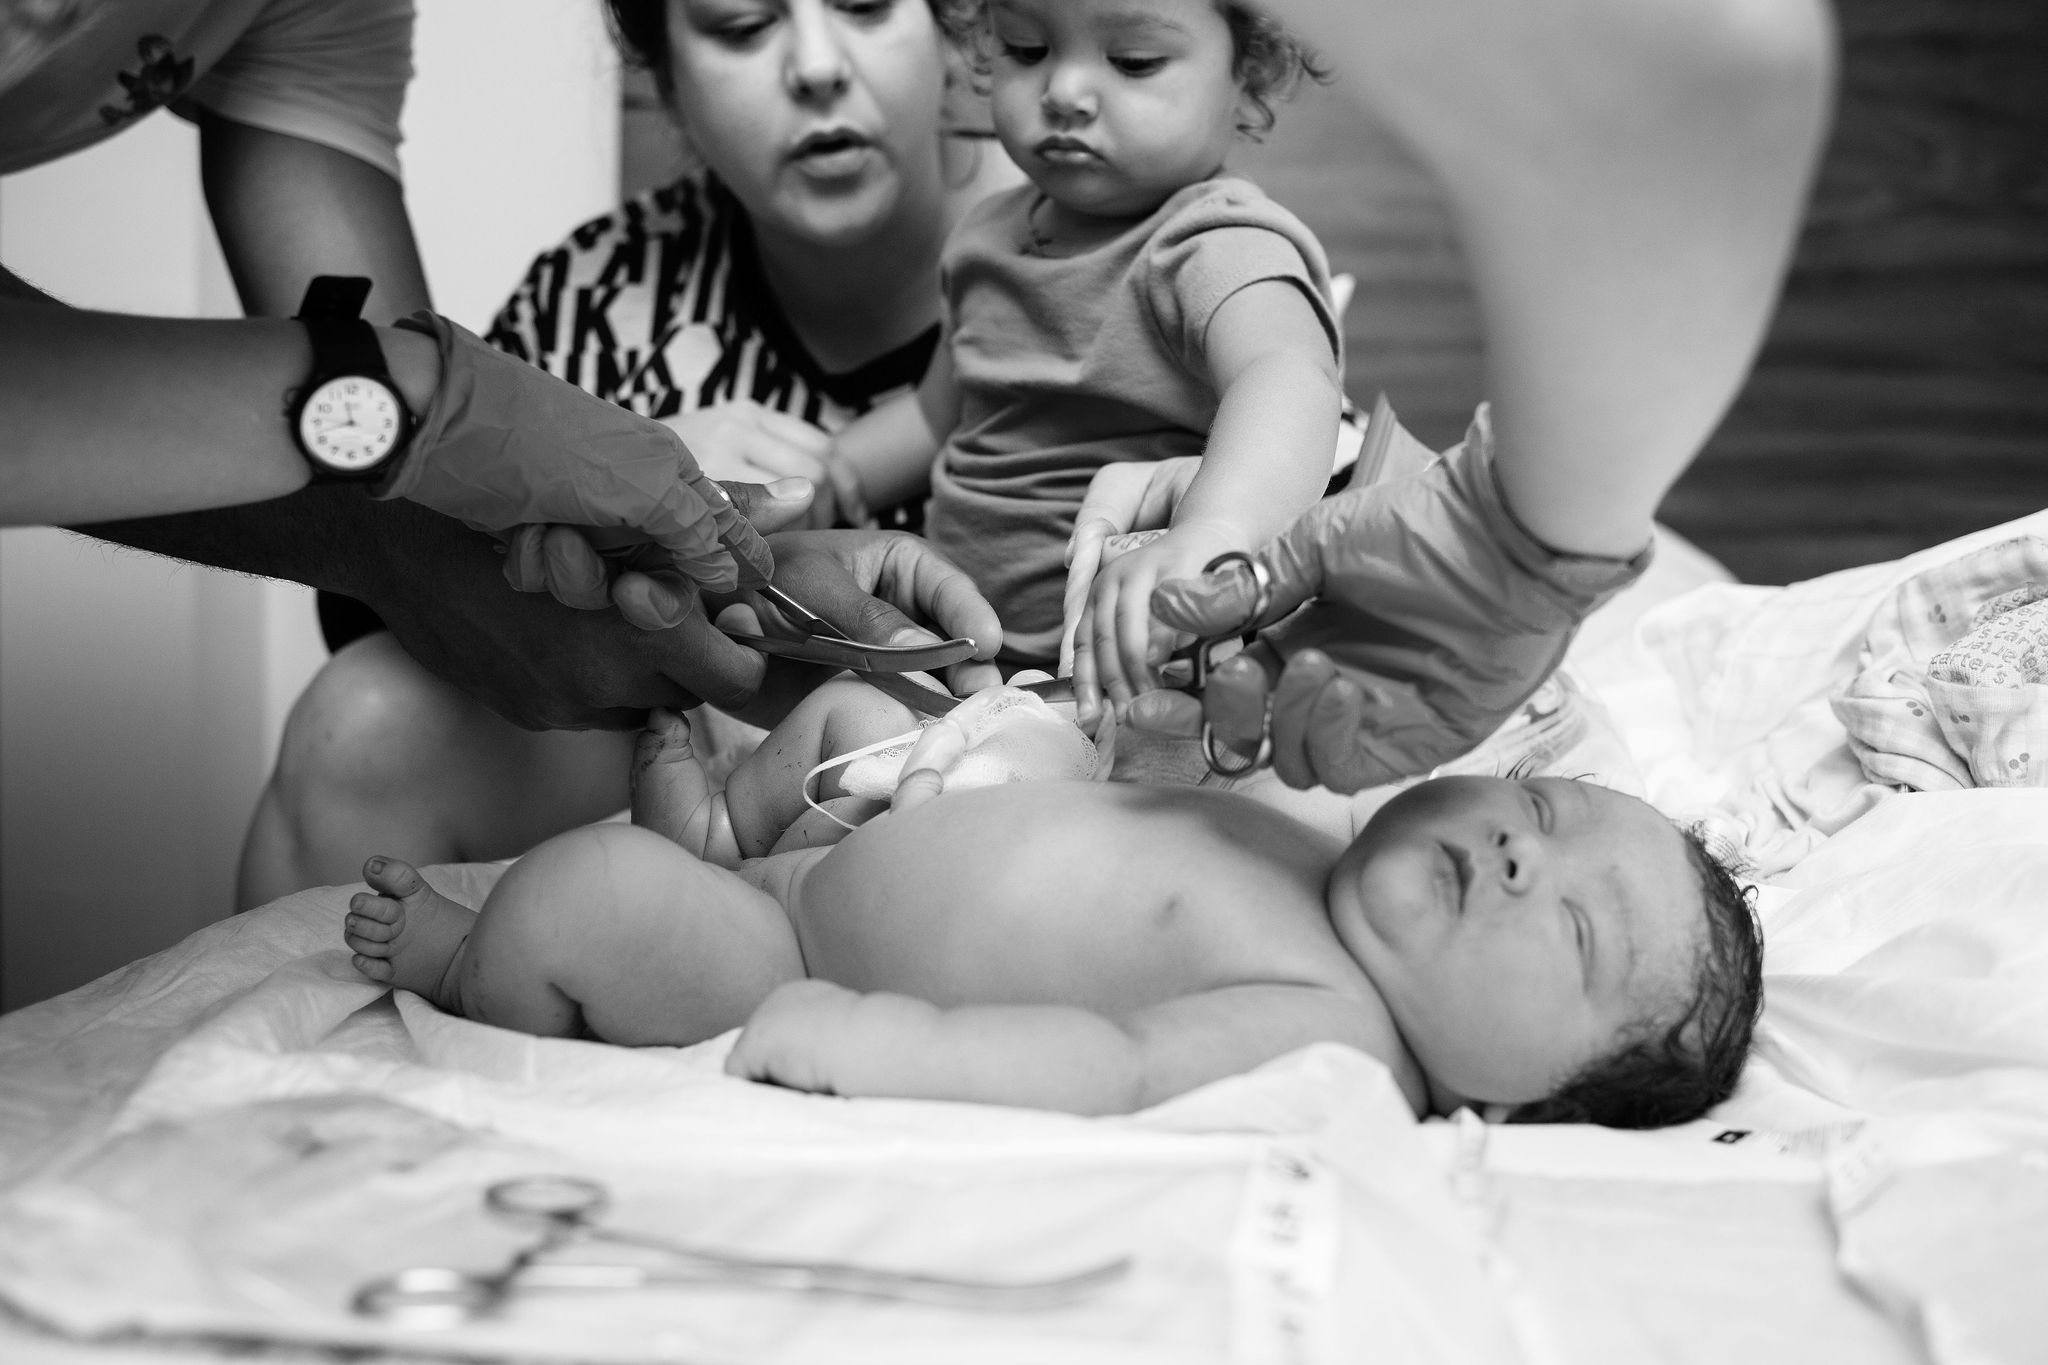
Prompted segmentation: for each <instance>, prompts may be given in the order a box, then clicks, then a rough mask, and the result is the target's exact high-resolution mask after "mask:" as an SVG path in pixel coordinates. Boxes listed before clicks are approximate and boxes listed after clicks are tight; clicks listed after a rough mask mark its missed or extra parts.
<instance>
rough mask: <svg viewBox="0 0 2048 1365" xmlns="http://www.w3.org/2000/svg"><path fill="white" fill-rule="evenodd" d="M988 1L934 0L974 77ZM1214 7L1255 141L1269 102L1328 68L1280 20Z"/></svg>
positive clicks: (989, 55) (1232, 5) (1236, 3)
mask: <svg viewBox="0 0 2048 1365" xmlns="http://www.w3.org/2000/svg"><path fill="white" fill-rule="evenodd" d="M988 3H989V0H932V12H933V13H935V14H936V15H938V17H939V26H940V28H942V29H943V30H944V31H945V33H946V36H947V37H948V38H950V39H952V40H953V42H954V44H955V45H956V46H958V47H959V48H960V50H961V51H962V52H963V53H965V54H966V56H967V61H968V64H969V66H970V67H971V68H972V69H973V71H974V73H975V75H976V77H977V79H978V80H985V78H986V77H987V75H988V71H989V66H990V63H991V61H992V60H993V57H994V36H995V34H994V30H993V29H992V28H991V27H990V25H989V17H988ZM1216 10H1217V12H1218V13H1219V14H1221V15H1222V16H1223V22H1224V23H1226V24H1228V25H1229V26H1230V46H1231V63H1230V70H1231V74H1232V75H1233V76H1235V77H1236V78H1237V85H1238V89H1239V90H1241V91H1242V92H1243V93H1244V99H1245V104H1246V105H1247V106H1248V107H1249V113H1248V116H1247V117H1245V118H1244V119H1241V120H1239V122H1238V125H1237V130H1238V131H1239V132H1240V133H1243V134H1244V135H1245V136H1246V137H1249V138H1253V139H1257V138H1258V136H1259V135H1260V134H1261V133H1264V132H1266V131H1267V130H1268V129H1270V128H1271V127H1272V126H1273V121H1274V117H1275V115H1274V112H1273V106H1274V105H1275V104H1277V103H1279V102H1281V101H1283V100H1286V99H1290V98H1292V97H1293V95H1294V93H1295V91H1297V90H1299V89H1300V88H1301V83H1302V82H1303V81H1305V80H1306V81H1313V82H1315V83H1316V84H1318V85H1325V84H1328V83H1329V81H1330V79H1331V74H1330V68H1329V67H1328V66H1326V65H1324V63H1323V59H1322V58H1321V57H1320V56H1318V55H1317V54H1316V51H1315V49H1314V48H1312V47H1310V46H1309V45H1308V44H1307V43H1304V42H1302V41H1301V40H1300V39H1299V38H1297V37H1295V36H1294V35H1293V34H1292V33H1289V32H1288V31H1287V30H1286V29H1285V28H1284V27H1282V26H1281V24H1280V21H1279V20H1277V19H1274V18H1272V17H1271V16H1269V15H1266V14H1264V13H1261V12H1260V11H1259V10H1257V9H1254V8H1253V7H1252V6H1250V5H1247V4H1242V3H1240V0H1216Z"/></svg>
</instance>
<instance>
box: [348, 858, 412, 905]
mask: <svg viewBox="0 0 2048 1365" xmlns="http://www.w3.org/2000/svg"><path fill="white" fill-rule="evenodd" d="M363 880H364V881H366V882H368V883H369V884H370V889H371V890H372V891H377V892H381V893H383V894H384V895H386V896H392V897H395V898H397V899H399V900H405V899H407V898H409V897H412V896H417V895H418V894H420V893H421V892H422V891H425V890H426V889H427V882H426V878H424V877H422V876H420V874H419V870H418V869H417V868H415V867H414V866H413V865H412V864H411V863H409V862H407V861H405V859H403V858H384V857H377V858H372V859H370V861H368V862H366V863H364V864H363Z"/></svg>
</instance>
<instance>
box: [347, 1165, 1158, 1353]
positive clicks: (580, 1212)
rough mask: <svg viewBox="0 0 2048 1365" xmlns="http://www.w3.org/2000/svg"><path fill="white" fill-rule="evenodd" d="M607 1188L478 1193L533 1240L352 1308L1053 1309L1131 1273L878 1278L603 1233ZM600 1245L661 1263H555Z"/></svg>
mask: <svg viewBox="0 0 2048 1365" xmlns="http://www.w3.org/2000/svg"><path fill="white" fill-rule="evenodd" d="M610 1203H611V1198H610V1195H609V1194H608V1193H607V1192H606V1190H605V1187H604V1186H603V1185H601V1184H599V1183H598V1182H597V1181H595V1180H586V1179H584V1178H583V1177H581V1176H572V1175H526V1176H518V1177H515V1178H513V1179H510V1180H501V1181H499V1182H498V1183H497V1184H495V1185H492V1186H490V1187H489V1188H487V1189H486V1190H485V1191H484V1207H485V1208H487V1209H489V1210H490V1211H491V1212H492V1213H493V1214H496V1215H497V1216H498V1217H500V1218H505V1219H508V1220H511V1221H514V1222H528V1223H537V1224H539V1226H540V1237H539V1240H537V1241H535V1242H533V1243H531V1244H530V1245H528V1246H526V1247H524V1248H522V1249H521V1250H519V1251H517V1252H515V1253H514V1254H513V1256H512V1257H511V1259H510V1260H508V1261H506V1262H505V1264H504V1265H503V1266H501V1267H500V1268H498V1269H497V1270H457V1269H454V1268H452V1267H447V1266H414V1267H412V1268H410V1269H407V1270H401V1271H398V1272H397V1273H396V1274H392V1275H386V1276H383V1277H382V1278H380V1279H375V1280H372V1281H370V1282H369V1283H367V1284H365V1285H363V1286H362V1288H360V1289H359V1290H357V1291H356V1295H355V1300H354V1306H355V1311H356V1312H357V1313H358V1314H360V1315H362V1316H364V1317H371V1318H381V1319H383V1320H384V1321H386V1322H390V1323H393V1324H395V1325H397V1326H401V1327H411V1328H415V1329H421V1330H429V1329H436V1328H448V1327H457V1326H460V1325H462V1324H463V1323H466V1322H473V1321H475V1320H476V1319H478V1318H483V1317H488V1316H490V1315H492V1314H495V1313H497V1312H499V1311H500V1310H501V1309H503V1308H504V1307H505V1305H506V1304H507V1303H508V1302H510V1301H511V1300H512V1299H513V1298H514V1297H515V1296H516V1295H519V1294H523V1293H528V1292H535V1291H554V1292H575V1291H585V1292H589V1291H598V1290H620V1289H648V1288H655V1287H659V1286H671V1285H673V1286H685V1285H714V1286H724V1287H730V1288H740V1289H767V1290H778V1291H782V1292H788V1293H799V1294H843V1295H852V1296H855V1297H860V1298H871V1299H893V1300H897V1301H901V1302H906V1303H925V1304H938V1305H942V1306H945V1307H950V1308H975V1309H990V1310H997V1311H1018V1310H1026V1309H1034V1308H1057V1307H1059V1306H1061V1305H1063V1304H1068V1303H1072V1302H1075V1301H1077V1300H1079V1299H1083V1298H1086V1297H1087V1296H1089V1295H1091V1294H1094V1293H1096V1292H1098V1291H1100V1290H1102V1289H1104V1288H1107V1287H1108V1286H1109V1285H1111V1284H1114V1283H1116V1282H1117V1281H1118V1280H1120V1279H1122V1278H1124V1277H1125V1276H1126V1275H1128V1274H1129V1273H1130V1269H1131V1261H1130V1258H1129V1257H1128V1256H1125V1257H1119V1258H1117V1259H1116V1260H1113V1261H1104V1262H1102V1263H1101V1264H1099V1265H1094V1266H1090V1267H1088V1268H1087V1269H1085V1270H1082V1271H1078V1272H1076V1273H1074V1274H1071V1275H1061V1276H1057V1277H1054V1278H1052V1279H1041V1280H979V1279H967V1278H962V1277H956V1276H949V1275H927V1274H921V1273H917V1272H914V1271H903V1270H880V1269H876V1268H874V1267H871V1266H862V1265H852V1264H848V1263H845V1262H840V1261H801V1260H796V1261H785V1260H773V1259H767V1258H762V1257H754V1256H743V1255H739V1254H737V1253H733V1252H725V1251H713V1250H709V1249H707V1248H704V1247H698V1246H691V1245H689V1244H687V1243H683V1242H678V1241H672V1240H670V1239H668V1238H665V1237H655V1236H650V1235H647V1234H644V1233H636V1232H626V1231H622V1230H620V1229H617V1228H610V1227H606V1226H605V1225H604V1224H603V1223H601V1222H600V1221H599V1219H600V1218H601V1217H602V1216H603V1214H604V1212H605V1210H606V1209H607V1208H608V1207H609V1206H610ZM592 1243H596V1244H602V1245H605V1246H611V1247H617V1248H623V1249H626V1250H629V1251H638V1252H642V1253H652V1254H653V1255H654V1256H656V1257H658V1258H659V1259H658V1260H656V1261H653V1262H645V1263H633V1262H630V1261H623V1260H622V1261H619V1262H614V1263H609V1264H606V1263H597V1262H588V1261H577V1260H568V1259H562V1257H561V1253H563V1252H564V1251H566V1250H567V1249H569V1248H570V1247H572V1246H575V1245H578V1244H585V1245H587V1244H592Z"/></svg>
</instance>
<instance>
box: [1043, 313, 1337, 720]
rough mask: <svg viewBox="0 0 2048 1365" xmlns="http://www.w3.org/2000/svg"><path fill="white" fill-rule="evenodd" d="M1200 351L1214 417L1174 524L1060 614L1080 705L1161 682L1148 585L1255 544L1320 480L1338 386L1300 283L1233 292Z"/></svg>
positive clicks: (1310, 495)
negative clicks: (1064, 616) (1070, 611)
mask: <svg viewBox="0 0 2048 1365" xmlns="http://www.w3.org/2000/svg"><path fill="white" fill-rule="evenodd" d="M1205 348H1206V350H1207V353H1208V360H1209V373H1210V380H1211V382H1212V383H1213V384H1214V385H1215V388H1216V392H1217V395H1218V400H1217V407H1216V420H1215V422H1214V423H1213V424H1212V425H1211V426H1210V428H1209V441H1208V445H1207V446H1206V447H1205V449H1204V450H1203V452H1202V462H1201V466H1200V468H1199V469H1198V471H1197V472H1196V474H1195V477H1194V481H1193V482H1192V483H1191V484H1190V485H1189V486H1188V489H1187V492H1186V493H1185V494H1183V495H1182V496H1181V498H1180V501H1179V504H1178V505H1177V506H1176V507H1175V509H1174V513H1173V521H1172V524H1171V528H1170V529H1169V530H1168V532H1167V534H1166V535H1165V536H1164V537H1162V538H1161V539H1159V540H1157V541H1154V542H1153V543H1152V544H1150V545H1147V546H1145V547H1143V548H1142V549H1139V550H1135V551H1132V552H1130V553H1129V554H1126V555H1124V556H1122V557H1120V558H1118V559H1116V560H1115V561H1113V562H1112V563H1110V564H1108V565H1106V566H1105V567H1104V568H1103V570H1102V572H1101V573H1100V574H1098V575H1097V577H1096V580H1095V587H1094V590H1093V592H1092V593H1091V594H1090V596H1089V600H1088V603H1087V606H1086V607H1085V608H1084V609H1083V610H1082V614H1081V619H1080V620H1079V621H1078V622H1069V625H1070V627H1072V635H1073V641H1074V678H1075V683H1076V686H1077V688H1078V689H1079V692H1080V695H1081V697H1082V699H1083V709H1084V710H1091V709H1092V707H1091V706H1090V705H1089V702H1090V701H1091V700H1092V699H1093V697H1094V696H1096V695H1098V689H1099V691H1100V692H1103V693H1107V694H1108V695H1109V697H1110V698H1111V700H1113V701H1115V702H1116V703H1117V704H1118V705H1121V704H1123V703H1124V702H1125V701H1128V700H1129V699H1130V697H1131V696H1132V695H1133V694H1135V693H1136V692H1139V691H1143V690H1146V689H1148V688H1151V687H1155V686H1157V685H1158V682H1157V679H1156V678H1155V677H1154V676H1153V674H1152V668H1151V665H1152V662H1153V659H1152V655H1153V653H1154V650H1153V636H1154V631H1153V626H1152V610H1151V600H1152V587H1153V585H1154V584H1155V583H1158V582H1161V581H1162V580H1165V579H1169V578H1181V577H1186V576H1188V575H1190V574H1199V573H1200V572H1201V571H1202V567H1203V565H1205V564H1207V563H1208V562H1209V561H1211V560H1213V559H1214V558H1215V557H1216V556H1218V555H1220V554H1222V553H1224V552H1225V551H1228V550H1241V551H1245V552H1250V551H1252V550H1256V549H1258V548H1259V546H1261V545H1263V544H1265V543H1266V541H1268V540H1270V539H1271V538H1272V537H1274V536H1275V535H1278V534H1279V533H1280V532H1281V531H1283V530H1285V529H1286V528H1287V526H1288V525H1289V524H1290V523H1291V522H1292V521H1293V520H1294V518H1295V517H1296V516H1298V515H1299V514H1300V513H1301V512H1302V511H1303V510H1305V509H1306V508H1308V507H1309V506H1310V505H1311V504H1313V503H1314V502H1315V500H1316V498H1317V496H1318V495H1319V494H1321V492H1322V491H1323V486H1324V485H1325V484H1326V483H1327V482H1328V480H1329V477H1330V461H1331V455H1330V452H1331V450H1332V448H1333V447H1334V445H1335V443H1336V439H1337V420H1338V417H1339V415H1340V414H1341V412H1342V409H1343V404H1344V393H1343V388H1342V384H1341V377H1340V376H1339V374H1338V372H1337V357H1336V354H1335V353H1334V352H1333V350H1332V349H1331V346H1330V340H1329V334H1328V333H1327V332H1326V331H1325V330H1324V328H1323V324H1322V321H1321V319H1320V318H1318V317H1317V315H1316V311H1315V309H1314V308H1312V307H1311V306H1310V304H1309V301H1308V300H1307V299H1306V298H1304V297H1303V296H1302V293H1301V289H1300V287H1299V286H1298V285H1295V284H1293V283H1291V282H1289V281H1286V280H1262V281H1260V282H1259V283H1257V284H1253V285H1248V286H1247V287H1245V288H1243V289H1240V290H1239V291H1237V292H1236V293H1235V294H1233V295H1231V296H1230V297H1229V298H1228V299H1226V300H1224V302H1223V304H1222V306H1220V307H1219V308H1218V309H1217V310H1216V313H1215V315H1214V316H1213V317H1212V318H1211V319H1210V320H1209V329H1208V333H1207V335H1206V337H1205ZM1161 643H1162V645H1163V643H1164V642H1163V641H1162V642H1161Z"/></svg>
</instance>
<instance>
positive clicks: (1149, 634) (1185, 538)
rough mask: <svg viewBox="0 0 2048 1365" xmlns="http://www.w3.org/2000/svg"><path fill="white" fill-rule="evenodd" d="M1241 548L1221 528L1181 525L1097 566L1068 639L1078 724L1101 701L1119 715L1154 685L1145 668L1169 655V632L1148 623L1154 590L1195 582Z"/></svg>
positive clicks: (1171, 639)
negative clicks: (1172, 583)
mask: <svg viewBox="0 0 2048 1365" xmlns="http://www.w3.org/2000/svg"><path fill="white" fill-rule="evenodd" d="M1243 548H1245V547H1243V546H1242V545H1239V544H1238V543H1237V538H1236V537H1234V536H1232V535H1231V534H1230V533H1229V532H1228V531H1226V530H1225V529H1223V528H1221V527H1216V526H1209V525H1182V526H1176V527H1174V528H1173V529H1172V530H1171V531H1168V532H1167V533H1166V534H1165V535H1164V536H1163V537H1161V538H1160V539H1158V540H1155V541H1153V542H1152V543H1151V544H1149V545H1144V546H1141V547H1139V548H1138V549H1135V550H1132V551H1130V552H1129V553H1127V554H1124V555H1122V556H1120V557H1118V558H1117V559H1115V560H1113V561H1111V562H1110V563H1108V564H1105V565H1104V566H1103V568H1102V571H1101V572H1100V573H1099V574H1097V575H1096V578H1095V586H1094V589H1093V591H1092V592H1091V593H1090V594H1089V598H1088V605H1087V607H1086V608H1084V609H1083V611H1082V613H1081V620H1080V624H1079V625H1078V627H1077V628H1076V629H1075V632H1074V694H1075V697H1076V699H1077V701H1078V703H1079V712H1080V719H1081V721H1082V723H1083V724H1086V723H1087V721H1088V720H1089V719H1090V718H1091V717H1093V716H1094V714H1095V710H1096V707H1097V706H1099V705H1100V704H1101V701H1102V699H1103V698H1104V697H1105V696H1106V697H1107V698H1108V700H1109V701H1110V703H1111V704H1112V705H1114V706H1116V707H1119V708H1121V707H1122V706H1124V705H1125V704H1126V703H1128V702H1129V701H1130V699H1131V698H1132V697H1133V696H1135V695H1137V694H1138V693H1140V692H1148V691H1151V690H1152V689H1154V688H1156V687H1158V686H1159V681H1158V678H1157V677H1156V675H1155V674H1154V673H1153V666H1154V665H1155V664H1156V663H1161V662H1164V660H1165V658H1166V656H1167V655H1168V654H1169V653H1171V652H1172V650H1173V646H1174V641H1175V633H1174V632H1173V631H1171V630H1168V629H1167V628H1165V627H1164V626H1160V625H1158V624H1156V623H1155V622H1154V621H1153V619H1152V589H1153V587H1154V585H1156V584H1158V583H1160V582H1163V581H1165V580H1167V579H1170V578H1190V577H1198V576H1199V575H1200V574H1201V572H1202V568H1203V566H1204V565H1206V564H1208V563H1209V561H1211V560H1213V559H1214V558H1216V556H1218V555H1220V554H1223V553H1225V552H1226V551H1229V550H1234V549H1243Z"/></svg>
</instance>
